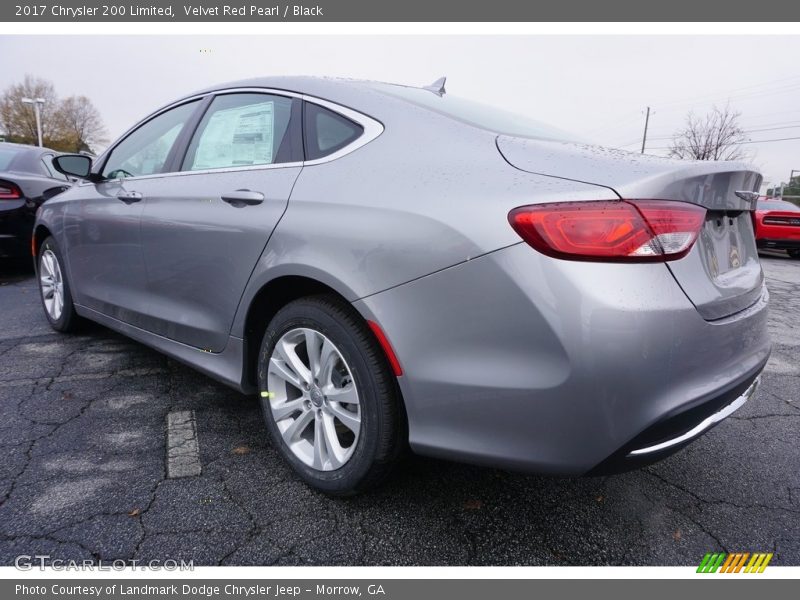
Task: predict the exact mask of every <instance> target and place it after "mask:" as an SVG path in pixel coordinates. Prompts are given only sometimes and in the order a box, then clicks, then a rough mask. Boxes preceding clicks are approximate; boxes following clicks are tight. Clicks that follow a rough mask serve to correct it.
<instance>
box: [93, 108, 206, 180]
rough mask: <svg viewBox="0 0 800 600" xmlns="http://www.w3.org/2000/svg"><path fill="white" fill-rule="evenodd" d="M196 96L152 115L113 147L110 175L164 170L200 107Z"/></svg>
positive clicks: (108, 162)
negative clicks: (176, 143) (151, 117)
mask: <svg viewBox="0 0 800 600" xmlns="http://www.w3.org/2000/svg"><path fill="white" fill-rule="evenodd" d="M197 102H198V101H197V100H195V101H193V102H188V103H186V104H182V105H181V106H178V107H177V108H173V109H171V110H168V111H166V112H163V113H161V114H160V115H158V116H157V117H155V118H153V119H150V120H149V121H147V123H145V124H144V125H142V126H141V127H139V128H138V129H136V130H135V131H134V132H133V133H131V134H130V135H129V136H128V137H126V138H125V139H124V140H122V141H121V142H120V143H119V144H117V146H116V147H115V148H114V149H113V150H112V151H111V155H110V156H109V157H108V160H106V164H105V166H104V167H103V176H104V177H105V178H107V179H120V178H123V177H139V176H142V175H154V174H157V173H163V172H164V169H165V168H166V166H167V165H166V163H167V157H168V156H169V153H170V150H172V146H173V145H174V144H175V140H176V139H177V138H178V134H180V132H181V130H182V129H183V127H184V125H186V122H187V121H188V120H189V118H190V117H191V116H192V113H193V112H194V111H195V109H196V108H197Z"/></svg>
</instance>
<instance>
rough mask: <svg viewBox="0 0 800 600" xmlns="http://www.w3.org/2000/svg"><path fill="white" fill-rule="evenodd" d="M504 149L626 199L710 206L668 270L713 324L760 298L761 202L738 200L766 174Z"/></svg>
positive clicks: (564, 147) (552, 146)
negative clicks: (757, 228) (688, 246)
mask: <svg viewBox="0 0 800 600" xmlns="http://www.w3.org/2000/svg"><path fill="white" fill-rule="evenodd" d="M497 148H498V150H499V151H500V153H501V154H502V155H503V157H504V158H505V159H506V161H508V163H509V164H511V165H512V166H514V167H516V168H517V169H520V170H523V171H528V172H531V173H537V174H540V175H549V176H552V177H560V178H564V179H571V180H575V181H580V182H584V183H591V184H594V185H600V186H603V187H607V188H609V190H610V191H611V192H613V193H614V194H616V195H617V196H619V197H620V198H623V199H630V200H645V199H655V200H678V201H683V202H691V203H693V204H697V205H700V206H703V207H704V208H705V209H706V210H707V212H706V221H705V224H704V226H703V228H702V230H701V231H700V236H699V237H698V239H697V242H696V243H695V245H694V246H693V247H692V250H691V251H690V252H689V254H688V255H687V256H685V257H684V258H682V259H680V260H676V261H671V262H667V263H666V265H667V268H669V269H670V271H671V272H672V275H673V276H674V277H675V279H676V281H677V282H678V284H679V285H680V286H681V288H683V291H684V292H685V293H686V295H687V297H688V298H689V299H690V300H691V301H692V303H693V304H694V305H695V307H696V308H697V310H698V312H699V313H700V314H701V316H702V317H703V318H704V319H706V320H715V319H721V318H723V317H726V316H729V315H731V314H733V313H736V312H738V311H741V310H744V309H745V308H747V307H748V306H750V305H752V304H754V303H755V302H756V301H758V299H759V298H760V296H761V290H762V286H763V281H764V275H763V273H762V271H761V264H760V263H759V261H758V251H757V249H756V243H755V235H754V232H753V223H752V219H751V213H752V211H754V210H755V203H756V200H755V198H756V196H755V195H753V196H752V197H751V196H750V195H749V194H747V193H740V194H737V192H757V191H758V189H759V188H760V186H761V175H760V174H759V173H758V172H757V171H756V170H755V169H754V168H753V167H752V166H750V165H748V164H746V163H740V162H708V161H684V160H672V159H667V158H661V157H656V156H649V155H643V154H635V153H632V152H625V151H623V150H614V149H610V148H603V147H600V146H591V145H587V144H577V143H569V142H555V141H549V140H536V139H529V138H517V137H511V136H505V135H500V136H498V138H497ZM610 197H611V194H610Z"/></svg>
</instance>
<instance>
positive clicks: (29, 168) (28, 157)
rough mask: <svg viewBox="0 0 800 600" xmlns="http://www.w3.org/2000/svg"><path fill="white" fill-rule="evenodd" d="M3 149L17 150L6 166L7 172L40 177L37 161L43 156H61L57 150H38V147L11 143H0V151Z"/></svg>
mask: <svg viewBox="0 0 800 600" xmlns="http://www.w3.org/2000/svg"><path fill="white" fill-rule="evenodd" d="M3 149H10V150H18V151H19V152H18V153H17V155H16V156H14V158H13V159H11V162H10V163H9V165H8V168H7V169H6V170H7V171H17V172H23V173H33V174H34V175H42V176H44V173H42V171H41V169H40V168H39V159H40V158H41V156H42V155H43V154H54V155H59V154H62V153H61V152H58V151H57V150H51V149H50V148H40V147H39V146H30V145H27V144H15V143H12V142H0V150H3Z"/></svg>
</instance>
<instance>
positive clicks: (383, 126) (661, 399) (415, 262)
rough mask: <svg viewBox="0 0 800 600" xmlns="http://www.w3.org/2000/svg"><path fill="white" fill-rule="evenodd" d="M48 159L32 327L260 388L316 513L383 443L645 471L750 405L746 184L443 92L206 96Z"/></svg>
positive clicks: (752, 185)
mask: <svg viewBox="0 0 800 600" xmlns="http://www.w3.org/2000/svg"><path fill="white" fill-rule="evenodd" d="M55 164H56V165H57V168H59V169H60V170H61V171H62V172H63V173H65V174H68V175H69V176H71V177H79V178H81V180H82V183H80V184H79V185H76V186H75V187H73V188H72V189H71V190H69V191H67V192H65V193H64V194H61V195H59V196H56V197H55V198H53V199H52V200H50V201H48V202H46V203H45V204H44V205H43V207H42V209H41V210H40V211H39V214H38V218H37V221H36V224H35V231H34V252H35V256H36V264H37V272H38V276H39V278H40V281H41V292H42V300H43V306H44V309H45V314H46V316H47V318H48V320H49V321H50V323H51V325H52V326H53V327H54V328H55V329H56V330H58V331H65V332H66V331H71V330H73V329H74V328H76V327H77V326H78V325H79V324H80V321H81V319H91V320H93V321H97V322H99V323H101V324H103V325H106V326H107V327H110V328H112V329H114V330H117V331H119V332H122V333H124V334H126V335H128V336H130V337H132V338H134V339H136V340H139V341H140V342H142V343H145V344H148V345H149V346H152V347H153V348H156V349H158V350H160V351H162V352H164V353H165V354H168V355H170V356H172V357H174V358H176V359H178V360H181V361H183V362H185V363H188V364H190V365H192V366H194V367H195V368H197V369H198V370H200V371H202V372H203V373H206V374H207V375H209V376H211V377H214V378H216V379H218V380H220V381H222V382H224V383H226V384H228V385H230V386H232V387H234V388H236V389H237V390H240V391H242V392H243V393H246V394H257V395H258V397H259V400H260V402H261V405H262V407H263V413H264V418H265V421H266V425H267V429H268V431H269V434H270V436H271V438H272V441H273V443H274V445H275V447H276V448H278V449H279V450H280V452H281V453H282V454H283V456H284V457H285V458H286V460H287V461H288V462H289V464H290V465H291V466H292V467H293V468H294V469H295V470H296V472H297V473H298V475H299V476H300V477H302V478H303V479H304V480H305V481H307V482H308V483H309V484H311V485H313V486H315V487H317V488H319V489H321V490H324V491H326V492H328V493H332V494H348V493H354V492H358V491H362V490H364V489H366V488H368V487H370V486H372V485H374V484H376V483H377V482H379V481H380V480H381V479H382V478H383V477H385V475H386V474H387V473H388V472H389V470H390V468H391V467H392V465H393V464H395V463H396V462H397V460H398V459H399V457H400V456H401V455H402V453H403V451H404V449H406V448H407V447H410V449H411V450H413V451H415V452H418V453H421V454H427V455H433V456H438V457H443V458H450V459H455V460H461V461H471V462H475V463H481V464H486V465H493V466H498V467H502V468H514V469H522V470H528V471H535V472H544V473H557V474H568V475H583V474H597V473H609V472H614V471H619V470H624V469H629V468H632V467H635V466H638V465H641V464H645V463H648V462H652V461H654V460H657V459H659V458H662V457H664V456H666V455H668V454H670V453H672V452H674V451H676V450H678V449H680V448H682V447H683V446H685V445H686V444H687V443H689V442H690V441H691V440H692V439H694V438H696V437H697V436H698V435H700V434H702V433H703V432H704V431H706V430H708V429H709V428H710V427H712V426H713V425H715V424H716V423H717V422H719V421H720V420H722V419H723V418H724V417H725V416H727V415H729V414H730V413H732V412H733V411H734V410H736V409H737V408H738V407H739V406H740V405H741V404H743V403H744V402H745V401H747V399H748V398H750V397H751V395H752V394H753V392H754V390H755V387H756V384H757V381H758V376H759V373H760V371H761V370H762V368H763V367H764V364H765V362H766V360H767V358H768V355H769V352H770V342H769V340H768V337H767V332H766V314H767V311H766V307H767V291H766V288H765V286H764V278H763V274H762V271H761V266H760V264H759V261H758V255H757V252H756V245H755V240H754V236H753V225H752V221H751V213H752V211H753V210H754V207H755V199H756V197H757V191H758V189H759V186H760V184H761V176H760V175H759V174H758V173H757V172H756V171H755V170H754V169H752V168H751V167H750V166H748V165H746V164H740V163H728V162H716V163H712V162H704V163H695V162H684V161H671V160H667V159H662V158H656V157H649V156H642V155H638V154H630V153H626V152H621V151H616V150H609V149H605V148H600V147H596V146H592V145H587V144H584V143H581V142H579V141H574V140H573V139H571V137H570V136H568V135H565V134H563V133H562V132H560V131H558V130H556V129H554V128H551V127H548V126H546V125H543V124H541V123H538V122H536V121H533V120H531V119H528V118H526V117H523V116H519V115H513V114H508V113H505V112H503V111H500V110H497V109H494V108H491V107H488V106H484V105H481V104H478V103H475V102H471V101H468V100H464V99H460V98H457V97H453V96H452V95H450V94H448V93H447V92H446V90H445V86H444V81H442V80H440V81H438V82H436V83H435V84H433V85H431V86H428V87H424V88H414V87H405V86H399V85H390V84H383V83H375V82H362V81H349V80H334V79H322V78H310V77H286V78H266V79H255V80H250V81H243V82H237V83H233V84H228V85H221V86H216V87H213V88H209V89H207V90H203V91H200V92H197V93H195V94H192V95H190V96H187V97H185V98H182V99H180V100H178V101H176V102H174V103H172V104H170V105H168V106H165V107H163V108H161V109H159V110H158V111H156V112H154V113H153V114H152V115H150V116H149V117H147V118H146V119H144V120H143V121H142V122H140V123H138V124H137V125H135V126H134V127H133V128H132V129H130V130H129V131H128V132H127V133H125V134H124V135H123V136H122V137H121V138H120V139H119V140H118V141H117V142H115V143H114V144H113V145H111V147H110V148H109V149H108V150H107V151H106V152H105V153H104V154H103V155H101V156H100V157H98V158H97V159H95V160H90V159H89V158H87V157H85V156H77V155H68V156H62V157H59V158H57V159H56V160H55Z"/></svg>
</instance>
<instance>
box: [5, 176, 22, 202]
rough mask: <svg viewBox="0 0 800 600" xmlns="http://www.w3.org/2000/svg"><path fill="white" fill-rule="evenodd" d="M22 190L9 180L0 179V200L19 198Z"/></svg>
mask: <svg viewBox="0 0 800 600" xmlns="http://www.w3.org/2000/svg"><path fill="white" fill-rule="evenodd" d="M20 198H22V190H20V189H19V187H17V186H16V185H15V184H13V183H11V182H10V181H0V200H19V199H20Z"/></svg>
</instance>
